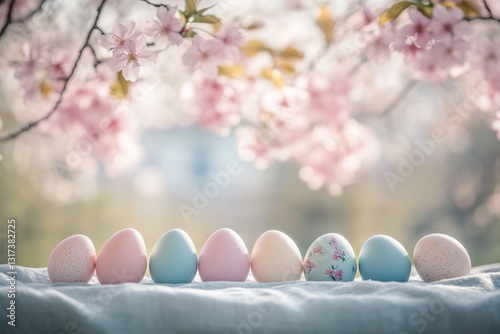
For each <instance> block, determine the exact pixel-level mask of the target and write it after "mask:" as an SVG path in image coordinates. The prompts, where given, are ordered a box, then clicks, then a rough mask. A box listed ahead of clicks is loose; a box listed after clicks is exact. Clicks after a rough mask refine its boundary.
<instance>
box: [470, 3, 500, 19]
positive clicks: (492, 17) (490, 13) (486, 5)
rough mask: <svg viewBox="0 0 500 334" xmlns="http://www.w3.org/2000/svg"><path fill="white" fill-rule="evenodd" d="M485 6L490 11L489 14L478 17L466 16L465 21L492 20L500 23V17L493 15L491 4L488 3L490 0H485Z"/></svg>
mask: <svg viewBox="0 0 500 334" xmlns="http://www.w3.org/2000/svg"><path fill="white" fill-rule="evenodd" d="M483 4H484V8H485V9H486V11H487V12H488V16H478V17H465V18H464V20H465V21H474V20H492V21H496V22H499V23H500V18H498V17H496V16H495V15H493V12H492V10H491V7H490V5H489V4H488V1H486V0H483Z"/></svg>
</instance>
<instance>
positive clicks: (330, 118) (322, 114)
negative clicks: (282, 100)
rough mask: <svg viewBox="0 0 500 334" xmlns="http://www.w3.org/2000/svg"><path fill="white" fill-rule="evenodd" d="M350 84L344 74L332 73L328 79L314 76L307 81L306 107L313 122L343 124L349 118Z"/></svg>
mask: <svg viewBox="0 0 500 334" xmlns="http://www.w3.org/2000/svg"><path fill="white" fill-rule="evenodd" d="M351 87H352V83H351V80H350V78H349V76H348V75H347V74H345V73H340V72H338V73H334V74H332V75H329V76H328V78H325V77H323V76H319V75H314V76H311V77H310V78H308V80H307V88H306V89H307V92H308V93H309V99H308V106H307V107H306V108H307V110H308V111H309V113H310V117H311V119H312V121H313V122H319V123H328V124H343V123H344V122H346V121H347V119H349V117H350V113H351V109H352V104H351V99H350V94H351Z"/></svg>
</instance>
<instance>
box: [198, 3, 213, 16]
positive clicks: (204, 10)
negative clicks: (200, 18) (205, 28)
mask: <svg viewBox="0 0 500 334" xmlns="http://www.w3.org/2000/svg"><path fill="white" fill-rule="evenodd" d="M214 6H215V5H213V6H210V7H207V8H202V9H200V10H198V11H197V12H196V13H197V14H200V15H201V14H203V13H205V12H206V11H207V10H209V9H212V8H214Z"/></svg>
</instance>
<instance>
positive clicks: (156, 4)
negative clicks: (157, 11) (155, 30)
mask: <svg viewBox="0 0 500 334" xmlns="http://www.w3.org/2000/svg"><path fill="white" fill-rule="evenodd" d="M141 1H142V2H145V3H147V4H148V5H150V6H153V7H165V8H168V5H164V4H162V3H153V2H151V1H149V0H141Z"/></svg>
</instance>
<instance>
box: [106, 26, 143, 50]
mask: <svg viewBox="0 0 500 334" xmlns="http://www.w3.org/2000/svg"><path fill="white" fill-rule="evenodd" d="M139 35H140V33H139V32H136V31H135V22H130V23H129V24H127V26H124V25H123V24H120V23H117V24H115V26H114V27H113V33H112V34H111V35H103V36H99V37H98V39H99V43H101V45H102V46H103V47H104V48H105V49H108V50H111V51H113V52H115V53H120V52H122V51H123V50H124V49H125V42H126V41H127V40H129V39H132V40H135V39H136V38H137V37H138V36H139Z"/></svg>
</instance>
